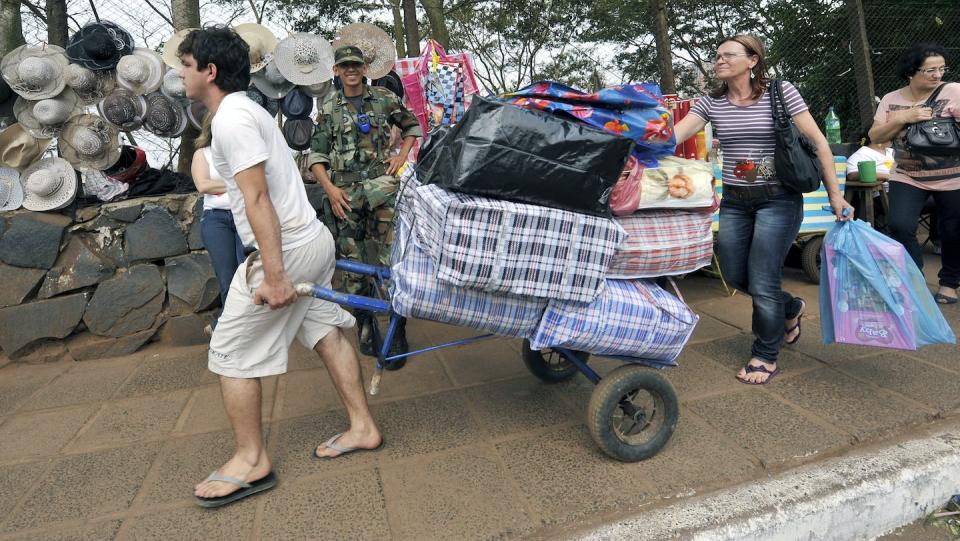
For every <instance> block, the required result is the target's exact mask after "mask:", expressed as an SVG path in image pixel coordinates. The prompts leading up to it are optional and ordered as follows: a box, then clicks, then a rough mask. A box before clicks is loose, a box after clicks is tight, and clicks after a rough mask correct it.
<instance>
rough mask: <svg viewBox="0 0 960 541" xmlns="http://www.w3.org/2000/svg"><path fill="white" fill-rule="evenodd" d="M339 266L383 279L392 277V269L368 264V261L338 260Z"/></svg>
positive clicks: (349, 270)
mask: <svg viewBox="0 0 960 541" xmlns="http://www.w3.org/2000/svg"><path fill="white" fill-rule="evenodd" d="M337 268H338V269H340V270H342V271H346V272H352V273H354V274H364V275H367V276H375V277H377V278H380V279H381V280H389V279H390V269H389V268H387V267H380V266H377V265H368V264H366V263H357V262H356V261H349V260H346V259H338V260H337Z"/></svg>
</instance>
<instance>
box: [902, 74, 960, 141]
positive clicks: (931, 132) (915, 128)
mask: <svg viewBox="0 0 960 541" xmlns="http://www.w3.org/2000/svg"><path fill="white" fill-rule="evenodd" d="M945 86H947V85H946V83H944V84H942V85H940V86H938V87H937V89H936V90H934V91H933V94H930V97H929V98H927V101H926V102H925V103H924V104H923V106H924V107H930V108H933V106H934V105H936V103H937V96H939V95H940V91H941V90H943V87H945ZM907 148H908V149H909V150H910V151H911V152H916V153H917V154H924V155H927V156H953V155H956V154H960V129H958V126H957V122H956V121H955V120H954V119H953V118H951V117H947V118H931V119H930V120H925V121H923V122H917V123H915V124H910V125H909V126H907Z"/></svg>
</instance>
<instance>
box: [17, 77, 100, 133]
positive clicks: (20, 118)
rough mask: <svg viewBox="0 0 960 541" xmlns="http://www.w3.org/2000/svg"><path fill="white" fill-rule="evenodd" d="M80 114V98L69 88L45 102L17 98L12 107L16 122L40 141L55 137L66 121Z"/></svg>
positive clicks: (81, 108) (81, 110)
mask: <svg viewBox="0 0 960 541" xmlns="http://www.w3.org/2000/svg"><path fill="white" fill-rule="evenodd" d="M82 112H83V106H82V105H81V103H80V98H78V97H77V93H76V92H74V91H73V90H70V89H69V88H67V89H64V91H63V92H61V93H60V94H59V95H57V96H54V97H53V98H48V99H45V100H39V101H29V100H25V99H23V98H17V103H16V104H15V105H14V106H13V114H14V116H16V117H17V122H19V123H20V125H21V126H23V128H24V129H25V130H27V131H28V132H30V135H33V136H34V137H37V138H40V139H43V138H48V139H49V138H51V137H56V136H57V135H59V134H60V128H61V127H62V126H63V124H64V123H65V122H66V121H67V120H70V118H71V117H74V116H76V115H79V114H80V113H82Z"/></svg>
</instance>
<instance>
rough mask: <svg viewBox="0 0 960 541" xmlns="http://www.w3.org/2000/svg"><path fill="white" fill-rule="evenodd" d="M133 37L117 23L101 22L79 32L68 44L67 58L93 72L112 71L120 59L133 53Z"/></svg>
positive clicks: (90, 24) (85, 27) (89, 25)
mask: <svg viewBox="0 0 960 541" xmlns="http://www.w3.org/2000/svg"><path fill="white" fill-rule="evenodd" d="M133 47H134V45H133V36H131V35H130V33H129V32H127V31H126V30H124V29H123V28H121V27H120V25H118V24H116V23H112V22H110V21H100V22H94V23H89V24H87V25H86V26H84V27H83V28H81V29H80V30H77V32H76V33H75V34H73V36H71V37H70V43H68V44H67V51H66V53H67V56H68V57H69V58H70V61H71V62H73V63H74V64H80V65H81V66H83V67H85V68H87V69H91V70H93V71H103V70H111V69H113V68H115V67H117V63H118V62H120V58H122V57H123V56H125V55H128V54H131V53H133Z"/></svg>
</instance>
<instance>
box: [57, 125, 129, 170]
mask: <svg viewBox="0 0 960 541" xmlns="http://www.w3.org/2000/svg"><path fill="white" fill-rule="evenodd" d="M58 141H59V151H60V157H62V158H63V159H65V160H67V161H68V162H70V163H71V164H73V166H74V167H75V168H77V169H80V170H86V169H97V170H99V171H102V170H104V169H106V168H108V167H110V166H111V165H113V164H115V163H117V160H119V159H120V134H119V132H118V131H117V128H116V126H114V125H113V124H111V123H109V122H107V121H106V120H104V119H102V118H100V117H99V116H97V115H90V114H83V115H78V116H75V117H73V118H71V119H70V120H68V121H67V123H66V124H65V125H64V126H63V129H62V130H60V138H59V140H58Z"/></svg>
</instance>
